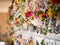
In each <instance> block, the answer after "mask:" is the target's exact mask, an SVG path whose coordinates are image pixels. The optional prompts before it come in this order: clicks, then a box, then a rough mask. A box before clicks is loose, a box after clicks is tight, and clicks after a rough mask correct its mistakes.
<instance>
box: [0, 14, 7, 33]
mask: <svg viewBox="0 0 60 45" xmlns="http://www.w3.org/2000/svg"><path fill="white" fill-rule="evenodd" d="M7 21H8V14H7V13H0V27H1V29H0V32H1V33H2V34H5V33H6V32H7V31H8V30H7V26H8V24H7Z"/></svg>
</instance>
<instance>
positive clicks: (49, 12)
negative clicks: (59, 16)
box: [48, 8, 54, 19]
mask: <svg viewBox="0 0 60 45" xmlns="http://www.w3.org/2000/svg"><path fill="white" fill-rule="evenodd" d="M53 12H54V10H53V9H51V8H49V10H48V15H49V17H50V19H52V17H53Z"/></svg>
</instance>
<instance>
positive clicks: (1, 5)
mask: <svg viewBox="0 0 60 45" xmlns="http://www.w3.org/2000/svg"><path fill="white" fill-rule="evenodd" d="M10 5H11V1H1V0H0V12H8V7H9V6H10Z"/></svg>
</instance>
